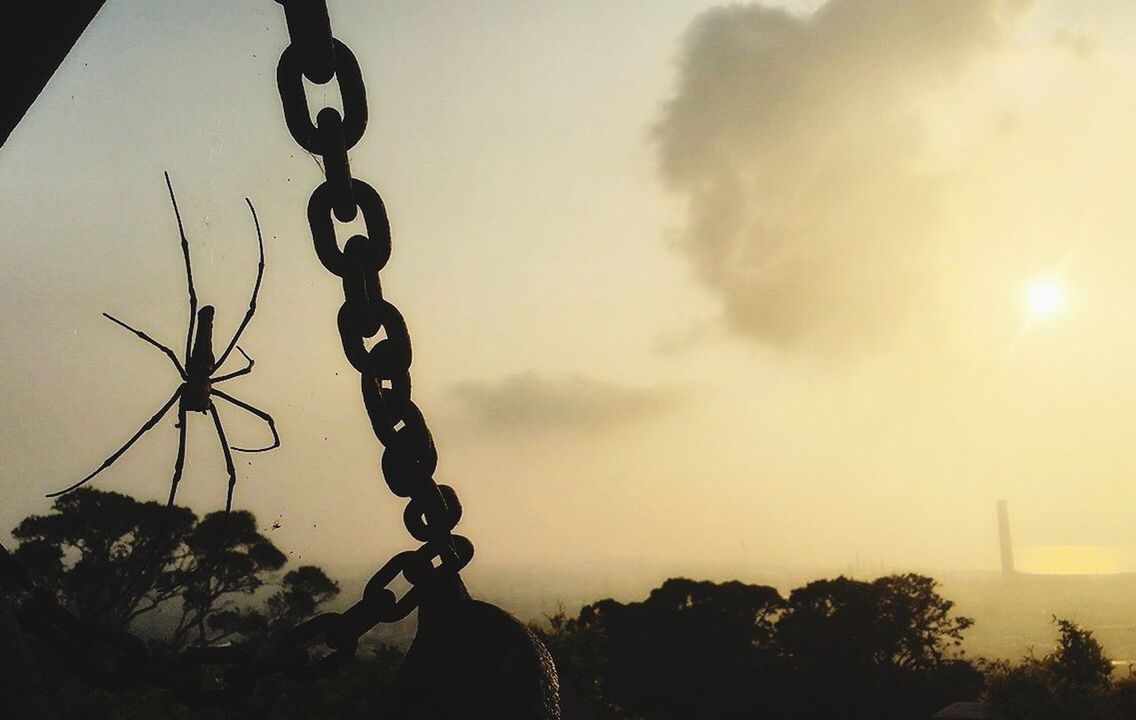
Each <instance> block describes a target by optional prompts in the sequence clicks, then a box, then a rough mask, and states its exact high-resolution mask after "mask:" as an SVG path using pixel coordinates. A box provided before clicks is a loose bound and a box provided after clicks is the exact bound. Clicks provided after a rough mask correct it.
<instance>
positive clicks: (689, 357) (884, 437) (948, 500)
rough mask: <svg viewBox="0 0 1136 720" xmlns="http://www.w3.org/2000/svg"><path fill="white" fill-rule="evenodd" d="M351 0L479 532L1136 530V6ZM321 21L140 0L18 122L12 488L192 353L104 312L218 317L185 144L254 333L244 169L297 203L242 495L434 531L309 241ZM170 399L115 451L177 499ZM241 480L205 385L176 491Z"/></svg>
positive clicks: (366, 531) (667, 548) (558, 563)
mask: <svg viewBox="0 0 1136 720" xmlns="http://www.w3.org/2000/svg"><path fill="white" fill-rule="evenodd" d="M329 7H330V11H331V21H332V27H333V30H334V32H335V34H336V36H337V37H339V38H341V39H342V40H343V41H344V42H345V43H346V44H347V45H348V46H349V47H351V48H352V49H353V51H354V52H355V54H356V56H357V57H358V58H359V61H360V64H361V66H362V71H363V77H364V81H365V83H366V87H367V92H368V106H369V110H370V122H369V125H368V128H367V131H366V134H365V135H364V137H363V140H362V141H361V142H360V143H359V145H358V146H356V148H355V149H354V150H353V151H352V152H351V165H352V170H353V172H354V174H355V175H356V176H357V177H360V178H362V179H365V180H367V181H368V182H370V183H371V184H372V185H374V186H375V187H376V188H377V189H379V191H380V192H381V193H382V196H383V198H384V201H385V203H386V206H387V208H388V212H389V214H390V218H391V225H392V230H393V243H394V249H393V255H392V259H391V261H390V263H389V265H388V266H387V267H386V269H385V270H384V271H383V274H382V282H383V288H384V293H385V295H386V297H387V299H389V300H391V301H392V302H394V303H395V304H396V305H397V306H398V307H399V308H400V309H401V310H402V312H403V313H404V315H405V317H406V319H407V321H408V323H409V326H410V331H411V335H412V338H413V341H414V351H415V354H414V366H413V368H412V372H413V376H414V380H415V385H414V389H415V390H414V391H415V399H416V401H417V402H418V404H419V406H420V407H421V408H422V409H423V411H424V413H425V416H426V418H427V420H428V422H429V424H430V427H431V429H432V431H433V433H434V436H435V440H436V442H437V444H438V448H439V454H440V458H441V460H440V464H439V471H438V474H437V476H436V478H437V479H438V481H439V482H445V483H448V484H451V485H453V486H454V487H455V488H456V489H457V490H458V493H459V495H460V497H461V498H462V501H463V505H464V508H465V514H464V518H463V520H462V524H461V526H460V528H461V530H460V532H462V533H463V534H465V535H467V536H469V537H470V538H471V539H472V540H473V541H474V543H475V545H476V546H477V549H478V556H477V559H476V560H475V562H477V563H488V564H491V565H498V566H504V565H509V564H514V565H525V566H535V567H547V568H587V567H590V566H599V565H608V566H610V565H612V564H614V565H616V566H618V565H619V564H620V563H625V564H626V563H644V562H652V563H669V564H672V565H678V566H682V567H684V568H686V569H687V571H688V572H689V573H690V574H697V573H698V572H699V571H700V569H706V568H710V567H714V566H720V565H723V564H726V565H730V566H732V567H746V568H758V569H761V568H785V567H791V568H835V569H842V568H845V567H847V566H848V565H849V564H850V563H853V562H861V561H862V560H863V561H865V562H870V563H873V564H876V563H878V564H879V565H880V566H881V567H886V568H889V569H921V570H965V569H987V568H995V567H997V565H998V548H997V531H996V525H995V512H994V507H995V502H996V500H998V499H1006V500H1007V501H1008V502H1009V506H1010V513H1011V522H1012V525H1013V529H1014V536H1015V541H1016V542H1018V543H1020V544H1021V545H1022V546H1023V548H1034V549H1036V548H1040V547H1047V546H1054V547H1056V546H1061V547H1069V546H1076V547H1090V548H1095V547H1103V548H1107V549H1108V554H1109V557H1112V558H1116V557H1121V558H1130V557H1132V558H1136V526H1133V524H1132V523H1131V522H1129V517H1130V508H1132V507H1134V506H1136V484H1134V483H1133V482H1132V479H1133V476H1134V474H1136V380H1134V379H1133V373H1132V371H1131V368H1132V367H1134V366H1136V339H1134V337H1133V334H1132V332H1131V331H1132V328H1133V324H1132V322H1131V315H1132V308H1134V307H1136V286H1134V284H1133V282H1132V281H1131V278H1132V277H1133V275H1134V274H1136V243H1133V242H1132V237H1133V231H1134V230H1136V205H1134V204H1133V203H1132V202H1131V200H1130V198H1132V197H1133V195H1134V193H1136V143H1134V142H1132V140H1131V127H1132V123H1131V118H1132V117H1134V116H1136V51H1133V49H1132V48H1133V44H1132V42H1131V38H1132V35H1133V32H1134V31H1136V6H1133V5H1132V4H1131V3H1128V2H1124V1H1123V0H1091V1H1088V2H1073V1H1072V0H1044V1H1043V0H1035V1H1034V2H1026V1H1025V0H921V1H920V2H908V1H907V0H829V1H828V2H788V3H783V4H774V3H766V4H730V5H718V4H715V3H712V2H701V1H697V2H696V1H695V0H655V1H652V2H626V3H611V2H606V1H601V0H595V1H593V0H583V1H581V2H574V3H524V2H504V1H501V2H486V3H463V2H436V3H419V2H383V3H371V2H364V1H362V0H357V1H347V0H344V1H342V2H335V1H331V2H329ZM286 44H287V35H286V31H285V26H284V21H283V16H282V12H281V11H280V9H279V6H278V5H277V4H275V3H272V2H257V3H252V2H249V3H223V2H217V1H216V0H213V1H205V0H193V1H190V0H180V1H179V2H172V1H169V2H165V1H163V2H155V1H147V2H142V1H140V0H138V1H135V2H130V1H126V0H120V1H118V2H110V3H107V5H106V6H105V7H104V8H103V9H102V10H101V11H100V13H99V15H98V16H97V17H96V18H95V20H94V22H93V23H92V25H91V26H90V28H89V29H88V30H87V32H86V34H85V35H84V36H83V37H82V38H81V39H80V40H79V42H78V43H77V45H76V46H75V48H74V50H73V51H72V53H71V54H70V55H69V56H68V57H67V59H66V60H65V61H64V63H63V65H62V66H61V67H60V69H59V70H58V72H57V73H56V74H55V76H54V77H53V79H52V80H51V82H50V84H49V85H48V87H47V88H46V90H45V91H44V93H43V94H42V95H41V96H40V98H39V100H38V101H37V102H36V103H35V105H34V106H33V107H32V108H31V110H30V111H29V112H28V114H27V116H26V117H25V119H24V121H23V122H22V123H21V124H20V126H19V127H17V128H16V130H15V131H14V132H13V133H12V135H11V137H10V139H9V140H8V142H7V143H6V144H5V146H4V147H3V148H0V336H2V337H3V347H2V349H0V383H2V385H3V388H4V392H3V399H2V400H0V497H2V498H3V502H2V503H0V526H2V527H3V528H5V529H7V528H11V527H13V526H14V525H15V524H16V523H17V522H18V521H19V520H20V519H21V518H23V517H24V516H26V515H28V514H31V513H45V512H47V511H48V510H49V509H50V500H48V499H46V498H44V494H45V493H47V492H50V491H53V490H57V489H60V488H62V487H65V486H67V485H69V484H71V483H73V482H75V481H76V480H78V479H79V478H81V477H82V476H83V475H85V474H86V473H88V472H89V471H90V470H92V469H93V468H95V467H97V465H98V464H99V463H100V462H101V461H102V459H103V458H105V457H106V456H107V455H108V454H110V452H112V451H113V450H114V449H115V448H117V447H118V446H119V445H120V444H121V443H122V442H123V441H124V440H125V439H126V438H127V437H129V436H130V434H131V433H132V432H133V431H134V430H135V429H136V428H138V427H139V426H140V425H141V423H142V422H143V421H144V420H145V419H146V418H147V417H149V416H150V414H151V413H153V412H154V411H155V410H156V409H157V408H158V407H160V406H161V404H162V402H163V401H164V400H165V399H166V398H168V397H169V395H170V393H171V392H173V390H174V389H175V388H176V386H177V381H178V379H177V376H176V374H175V373H174V372H173V370H172V368H170V366H169V364H168V361H167V360H166V359H165V358H164V357H162V356H161V355H160V354H159V353H157V352H156V351H154V350H153V349H152V348H149V347H147V346H145V345H144V344H143V343H140V342H139V341H138V340H137V339H136V338H133V337H132V336H131V335H129V334H128V333H126V332H124V331H123V330H121V329H120V328H117V327H115V326H114V325H112V324H111V323H109V322H107V321H106V320H104V319H103V318H102V317H101V316H100V313H101V312H104V311H105V312H109V313H111V314H114V315H116V316H118V317H120V318H122V319H123V320H125V321H126V322H129V323H132V324H135V325H137V326H139V327H141V328H143V329H145V330H146V331H148V332H150V333H151V334H153V335H154V336H155V337H157V338H158V339H159V340H162V341H163V342H166V343H168V344H172V345H174V346H175V347H176V346H177V345H178V344H179V342H180V340H179V338H181V337H183V334H184V332H185V321H186V318H185V312H186V310H185V307H186V295H185V289H184V275H183V269H182V267H181V263H182V260H181V255H180V252H179V246H178V236H177V227H176V224H175V222H174V216H173V212H172V209H171V208H170V205H169V200H168V197H167V195H166V189H165V185H164V181H163V179H162V173H163V171H169V173H170V176H171V179H172V182H173V187H174V191H175V193H176V196H177V200H178V204H179V206H180V209H181V213H182V217H183V219H184V220H185V223H186V232H187V235H188V237H189V242H190V246H191V253H192V255H193V261H194V276H195V280H196V281H197V288H198V295H199V297H200V298H201V299H202V302H208V303H212V304H214V305H216V307H217V321H216V328H217V329H216V334H217V336H218V337H219V338H223V339H227V335H226V334H227V333H231V332H232V330H233V328H234V327H235V325H236V324H237V322H238V321H239V319H240V316H241V314H242V313H243V312H244V310H245V307H246V305H247V303H248V295H249V292H250V289H251V285H252V281H253V277H254V273H255V264H256V238H255V234H254V230H253V227H252V222H251V218H250V217H249V214H248V210H247V207H246V206H245V203H244V198H246V197H247V198H249V199H250V200H251V201H252V203H253V204H254V205H255V207H256V210H257V213H258V215H259V218H260V222H261V225H262V227H263V229H264V233H265V248H266V254H267V271H266V275H265V279H264V285H263V288H262V291H261V295H260V302H259V305H258V311H257V314H256V317H255V318H254V320H253V322H252V324H251V325H250V327H249V329H248V331H247V332H246V333H245V335H244V337H243V339H242V343H241V344H242V346H243V347H244V348H245V349H246V350H247V351H248V352H249V354H250V355H252V356H253V357H254V358H255V359H256V361H257V364H256V367H255V370H254V371H253V373H252V374H251V375H249V376H248V377H245V378H241V379H239V380H236V381H233V382H232V383H231V384H229V385H227V387H226V389H227V391H229V392H231V393H232V394H234V395H236V396H237V397H239V398H241V399H243V400H246V401H248V402H250V403H253V404H254V405H257V406H258V407H261V408H263V409H265V410H267V411H269V412H271V413H272V414H273V415H274V416H275V418H276V421H277V425H278V427H279V430H280V434H281V437H282V440H283V445H282V447H280V448H279V449H278V450H275V451H273V452H271V453H266V454H262V455H239V454H238V455H237V460H238V474H239V477H238V483H237V488H236V495H235V506H236V507H239V508H244V509H249V510H251V511H253V512H254V513H255V514H256V515H257V517H258V518H259V520H260V522H261V524H262V525H263V526H265V528H266V532H269V531H270V532H271V533H272V535H271V538H272V540H273V541H274V542H276V543H277V544H278V545H279V546H280V547H282V548H283V549H285V550H286V551H288V552H290V553H292V555H293V556H294V557H303V558H304V560H305V561H312V562H321V563H338V564H343V565H348V564H350V565H357V566H360V567H363V566H377V565H378V564H379V563H381V562H382V561H383V560H385V559H386V558H387V557H388V556H390V555H391V554H392V553H393V552H395V551H398V550H401V549H405V548H407V547H411V546H412V545H413V543H414V541H413V540H412V539H411V538H410V537H409V536H408V535H407V534H406V533H405V531H404V530H403V528H402V522H401V513H402V508H403V501H401V500H399V499H397V498H395V497H394V496H392V495H391V494H390V493H389V492H388V491H387V489H386V487H385V484H384V483H383V482H382V480H381V478H380V477H379V475H378V464H379V458H380V448H379V446H378V444H377V442H376V441H375V439H374V437H373V435H372V434H371V431H370V429H369V426H368V423H367V421H366V418H365V415H364V412H363V409H362V405H361V402H360V399H359V397H358V380H357V379H356V376H355V374H354V371H352V370H351V368H350V366H349V365H348V364H347V362H346V361H345V360H344V359H343V357H342V351H341V349H340V347H339V342H338V338H337V335H336V331H335V313H336V310H337V309H338V306H339V304H340V303H341V302H342V299H341V287H340V285H339V283H338V282H337V281H336V279H335V278H334V277H332V276H330V275H329V274H328V273H327V272H326V271H325V270H324V269H323V268H322V267H321V266H320V265H319V263H318V261H317V260H316V258H315V254H314V252H313V250H312V247H311V239H310V235H309V232H308V229H307V223H306V219H305V207H306V203H307V198H308V195H309V194H310V192H311V190H312V189H313V188H314V187H315V186H316V185H317V184H318V183H319V182H320V181H321V178H322V173H321V170H320V167H319V164H318V162H316V160H315V159H314V158H312V157H311V156H309V155H308V154H307V153H306V152H305V151H303V150H301V149H300V148H299V147H298V146H296V145H295V143H294V142H293V141H292V139H291V137H290V136H289V135H288V133H287V130H286V128H285V125H284V122H283V118H282V115H281V110H280V102H279V97H278V95H277V92H276V87H275V65H276V61H277V59H278V58H279V54H280V51H281V50H282V49H283V48H284V47H285V46H286ZM309 93H310V96H309V97H310V100H311V102H312V103H313V107H316V106H317V105H316V104H317V103H319V104H322V103H323V102H325V101H329V102H333V103H334V102H335V101H336V92H335V91H334V88H332V87H330V86H329V87H326V88H325V87H311V88H310V89H309ZM351 231H352V230H351V228H341V231H340V237H347V236H348V234H349V233H350V232H351ZM1042 281H1044V282H1049V283H1050V286H1049V287H1050V288H1055V289H1056V291H1058V292H1059V293H1060V296H1061V300H1062V302H1061V303H1060V307H1058V308H1056V311H1055V312H1053V313H1051V314H1048V315H1043V314H1041V313H1038V312H1037V311H1036V310H1035V309H1031V307H1030V305H1029V302H1028V298H1029V294H1030V289H1031V288H1036V283H1038V282H1042ZM1035 292H1036V289H1035ZM221 412H222V414H223V418H224V420H225V423H226V427H227V429H228V433H229V435H230V437H231V438H232V439H233V441H234V443H235V444H238V445H240V444H242V443H246V444H249V443H255V442H257V441H259V440H260V439H263V438H265V437H266V431H265V429H264V428H263V427H262V425H260V424H259V423H258V422H257V421H255V420H254V419H252V418H250V417H248V416H246V415H244V414H242V413H240V412H239V411H236V410H235V409H233V408H222V410H221ZM173 421H174V415H173V414H171V415H170V416H169V417H167V418H166V419H165V421H164V422H163V423H161V424H160V425H159V426H158V427H157V428H155V429H154V430H153V431H152V432H150V433H149V434H148V435H147V436H146V437H145V439H144V440H142V441H141V442H139V443H138V444H137V445H136V446H135V447H134V448H132V449H131V450H130V452H129V453H128V454H127V455H125V456H124V457H123V458H122V459H121V460H120V461H119V462H117V463H116V464H115V465H114V467H113V468H111V469H110V470H108V471H106V472H104V473H102V474H101V475H99V476H98V477H97V478H96V479H95V480H94V481H93V483H92V484H93V486H94V487H98V488H101V489H112V490H118V491H123V492H129V493H130V494H133V495H136V496H138V497H144V498H153V499H164V498H165V496H166V494H167V493H168V486H169V480H170V474H171V471H172V466H173V458H174V455H175V450H176V431H175V430H174V429H173ZM225 484H226V480H225V474H224V466H223V463H222V460H221V456H220V452H219V449H218V446H217V439H216V435H215V433H214V431H213V429H212V426H211V423H210V422H209V420H208V419H207V418H205V417H203V416H195V417H192V418H191V419H190V427H189V449H188V462H187V472H186V476H185V478H184V480H183V481H182V484H181V487H180V490H179V496H178V498H179V503H183V504H187V505H189V506H190V507H192V508H193V509H194V510H195V511H196V512H198V513H199V514H201V513H205V512H209V511H212V510H215V509H219V508H221V507H222V506H223V504H224V493H225ZM273 522H278V523H279V525H280V527H279V528H278V529H273V530H269V526H270V525H271V524H272V523H273ZM1026 556H1029V555H1028V553H1027V554H1026ZM1070 556H1072V557H1082V558H1083V557H1087V556H1100V553H1097V554H1096V555H1094V553H1092V552H1081V553H1079V554H1078V553H1076V552H1073V553H1072V554H1071V555H1070V553H1069V552H1066V553H1065V554H1063V555H1062V557H1066V558H1067V557H1070ZM1030 557H1036V558H1038V559H1036V560H1035V562H1036V563H1038V565H1037V567H1038V568H1039V569H1046V568H1045V563H1046V562H1050V561H1052V557H1051V556H1047V555H1045V553H1044V552H1042V553H1040V554H1039V553H1037V552H1034V555H1033V556H1030ZM1047 557H1049V558H1050V559H1049V560H1047ZM1122 564H1123V563H1122ZM1131 565H1132V567H1133V568H1136V562H1133V563H1131ZM1049 569H1053V568H1049ZM1065 569H1075V568H1068V567H1067V568H1065Z"/></svg>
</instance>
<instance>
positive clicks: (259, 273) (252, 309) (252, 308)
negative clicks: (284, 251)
mask: <svg viewBox="0 0 1136 720" xmlns="http://www.w3.org/2000/svg"><path fill="white" fill-rule="evenodd" d="M245 202H246V203H248V206H249V210H250V211H251V212H252V223H253V225H255V226H256V244H257V247H258V248H260V262H258V263H257V265H256V282H255V283H253V286H252V299H251V300H249V306H248V310H246V311H245V316H244V318H243V319H242V320H241V324H240V325H238V326H237V332H236V333H235V334H234V335H233V339H232V340H230V341H229V345H228V346H227V347H226V348H225V352H223V353H221V357H220V358H219V359H218V360H217V367H221V365H223V364H224V362H225V359H226V358H228V357H229V354H230V353H231V352H233V348H234V347H236V345H237V341H238V340H240V339H241V333H243V332H244V331H245V328H246V327H247V326H248V324H249V321H250V320H252V316H253V314H254V313H256V296H257V293H259V292H260V281H261V280H262V279H263V278H264V237H263V236H262V235H261V233H260V220H257V218H256V208H254V207H253V206H252V201H251V200H249V199H248V198H245Z"/></svg>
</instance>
